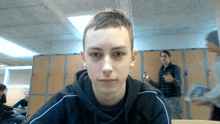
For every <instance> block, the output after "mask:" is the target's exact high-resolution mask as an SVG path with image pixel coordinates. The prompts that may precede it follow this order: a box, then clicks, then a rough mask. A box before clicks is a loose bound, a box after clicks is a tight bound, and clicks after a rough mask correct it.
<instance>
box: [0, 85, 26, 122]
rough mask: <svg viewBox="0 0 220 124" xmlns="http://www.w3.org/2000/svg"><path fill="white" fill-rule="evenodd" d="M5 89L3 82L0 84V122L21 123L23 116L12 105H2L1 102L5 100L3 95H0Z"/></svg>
mask: <svg viewBox="0 0 220 124" xmlns="http://www.w3.org/2000/svg"><path fill="white" fill-rule="evenodd" d="M6 89H7V88H6V86H5V85H4V84H0V98H1V100H0V122H1V123H3V124H14V123H16V124H23V123H24V122H25V116H23V115H20V114H18V112H17V111H16V110H14V109H13V108H12V107H9V106H6V105H3V103H2V101H3V102H4V101H5V100H4V98H5V97H2V96H3V95H5V94H4V92H5V90H6ZM2 98H3V100H2Z"/></svg>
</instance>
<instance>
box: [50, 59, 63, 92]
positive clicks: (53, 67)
mask: <svg viewBox="0 0 220 124" xmlns="http://www.w3.org/2000/svg"><path fill="white" fill-rule="evenodd" d="M64 65H65V55H61V56H51V62H50V75H49V76H48V77H49V84H48V94H55V93H57V92H58V91H60V90H61V89H63V83H64V82H63V78H64Z"/></svg>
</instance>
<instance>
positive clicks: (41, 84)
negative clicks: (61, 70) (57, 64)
mask: <svg viewBox="0 0 220 124" xmlns="http://www.w3.org/2000/svg"><path fill="white" fill-rule="evenodd" d="M48 62H49V57H48V56H37V57H35V58H34V67H33V69H34V70H33V76H32V83H31V94H45V93H46V84H47V70H48Z"/></svg>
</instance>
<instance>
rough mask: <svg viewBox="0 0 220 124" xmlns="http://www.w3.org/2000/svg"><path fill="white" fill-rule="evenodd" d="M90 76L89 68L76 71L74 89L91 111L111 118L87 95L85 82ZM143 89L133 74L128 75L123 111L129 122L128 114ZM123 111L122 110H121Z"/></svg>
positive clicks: (105, 117)
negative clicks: (84, 86)
mask: <svg viewBox="0 0 220 124" xmlns="http://www.w3.org/2000/svg"><path fill="white" fill-rule="evenodd" d="M87 78H89V77H88V73H87V70H86V69H85V70H81V71H79V72H77V73H76V75H75V81H74V83H73V84H72V86H73V89H74V90H75V91H76V93H77V95H78V97H79V99H80V100H81V101H82V102H83V103H84V105H85V106H86V107H87V109H88V110H89V111H91V112H93V113H94V112H95V113H96V114H95V115H96V116H99V117H100V118H102V119H104V120H106V121H107V120H111V119H112V118H111V117H110V116H106V115H107V114H103V112H102V111H101V110H99V109H98V108H97V107H96V106H95V105H94V104H93V103H92V102H91V101H90V99H89V98H88V97H87V95H86V94H85V92H84V91H83V90H84V89H83V83H88V82H85V80H86V79H87ZM140 89H141V85H139V84H138V83H137V82H136V81H135V80H133V79H132V78H131V76H129V75H128V77H127V80H126V90H127V91H126V93H127V95H125V97H126V98H125V104H124V106H123V111H124V114H125V115H124V119H125V121H126V122H127V121H128V115H129V112H130V111H131V108H132V105H133V103H134V102H135V100H136V99H137V96H138V92H139V91H140ZM119 113H122V112H119ZM115 119H116V118H114V119H113V120H115ZM113 120H112V121H113Z"/></svg>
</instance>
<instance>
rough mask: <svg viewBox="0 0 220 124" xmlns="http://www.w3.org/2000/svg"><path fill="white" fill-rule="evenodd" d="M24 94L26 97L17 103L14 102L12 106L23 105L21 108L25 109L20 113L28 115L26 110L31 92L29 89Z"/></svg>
mask: <svg viewBox="0 0 220 124" xmlns="http://www.w3.org/2000/svg"><path fill="white" fill-rule="evenodd" d="M24 95H25V98H24V99H21V100H20V101H18V102H17V103H16V104H14V105H13V106H12V108H16V109H18V108H19V106H21V108H20V109H23V110H24V111H23V112H21V113H20V114H22V115H24V116H26V115H27V111H25V110H27V106H28V97H29V92H28V91H26V92H24Z"/></svg>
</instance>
